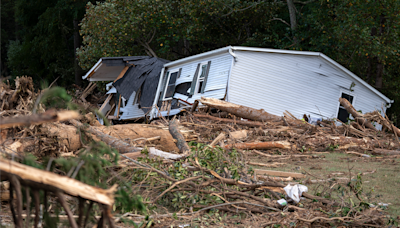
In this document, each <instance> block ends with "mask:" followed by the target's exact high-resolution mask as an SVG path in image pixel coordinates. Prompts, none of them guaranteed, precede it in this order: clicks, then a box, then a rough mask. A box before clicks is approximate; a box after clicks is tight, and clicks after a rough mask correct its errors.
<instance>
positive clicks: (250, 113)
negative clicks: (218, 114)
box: [200, 97, 282, 122]
mask: <svg viewBox="0 0 400 228" xmlns="http://www.w3.org/2000/svg"><path fill="white" fill-rule="evenodd" d="M200 102H201V103H202V104H204V105H207V106H209V107H212V108H216V109H219V110H221V111H225V112H229V113H232V114H234V115H235V116H238V117H242V118H246V119H250V120H255V121H263V122H266V121H281V120H282V117H280V116H276V115H273V114H270V113H268V112H266V111H264V110H263V109H259V110H257V109H254V108H250V107H246V106H243V105H237V104H233V103H230V102H226V101H221V100H218V99H215V98H206V97H202V98H201V100H200Z"/></svg>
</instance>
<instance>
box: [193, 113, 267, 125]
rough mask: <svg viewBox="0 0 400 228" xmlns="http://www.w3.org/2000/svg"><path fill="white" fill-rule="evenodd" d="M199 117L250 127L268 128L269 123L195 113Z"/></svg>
mask: <svg viewBox="0 0 400 228" xmlns="http://www.w3.org/2000/svg"><path fill="white" fill-rule="evenodd" d="M193 115H194V116H195V117H197V118H207V119H210V120H215V121H220V122H225V123H233V124H238V125H243V126H249V127H261V128H268V127H267V125H265V124H264V123H262V122H256V121H244V120H233V119H227V118H218V117H214V116H210V115H202V114H193Z"/></svg>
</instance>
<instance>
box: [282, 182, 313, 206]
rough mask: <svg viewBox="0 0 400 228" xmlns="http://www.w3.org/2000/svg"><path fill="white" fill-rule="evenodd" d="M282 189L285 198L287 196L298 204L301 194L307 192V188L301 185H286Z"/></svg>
mask: <svg viewBox="0 0 400 228" xmlns="http://www.w3.org/2000/svg"><path fill="white" fill-rule="evenodd" d="M283 189H284V190H285V192H286V194H287V196H289V197H290V198H291V199H292V200H294V201H295V202H296V203H298V202H300V197H301V195H302V194H303V192H307V191H308V188H307V186H305V185H302V184H296V185H293V186H292V185H290V184H288V185H287V186H286V187H284V188H283Z"/></svg>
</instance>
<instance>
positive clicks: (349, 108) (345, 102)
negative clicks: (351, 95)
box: [339, 98, 377, 131]
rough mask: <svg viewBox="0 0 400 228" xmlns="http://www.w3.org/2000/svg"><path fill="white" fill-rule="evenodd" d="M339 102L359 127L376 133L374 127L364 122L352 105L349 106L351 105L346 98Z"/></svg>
mask: <svg viewBox="0 0 400 228" xmlns="http://www.w3.org/2000/svg"><path fill="white" fill-rule="evenodd" d="M339 102H340V104H341V105H342V106H343V107H344V108H345V109H346V110H347V112H349V113H350V114H351V115H352V116H353V117H354V119H355V120H356V121H357V122H358V123H359V124H360V125H361V126H366V127H368V128H369V129H372V130H374V131H377V129H376V128H375V127H374V125H372V123H371V122H369V121H368V120H366V119H365V118H364V117H363V115H362V114H361V113H359V112H357V111H356V109H355V108H354V107H353V105H351V103H350V102H349V101H348V100H347V99H346V98H339Z"/></svg>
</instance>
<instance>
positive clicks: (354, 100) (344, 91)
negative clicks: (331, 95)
mask: <svg viewBox="0 0 400 228" xmlns="http://www.w3.org/2000/svg"><path fill="white" fill-rule="evenodd" d="M343 93H344V94H347V95H350V96H352V97H353V102H351V105H352V106H353V107H354V104H355V103H356V95H355V94H354V93H353V92H350V91H348V90H343V89H341V90H340V92H339V98H341V97H342V94H343ZM349 102H350V101H349ZM340 108H342V109H344V110H346V109H345V108H344V107H343V106H342V105H341V104H340V102H339V101H338V105H337V109H336V110H337V111H336V117H335V118H336V119H337V120H339V111H340ZM346 111H347V110H346ZM350 117H353V116H352V115H351V113H349V118H350ZM353 118H354V117H353ZM343 123H348V121H347V122H343Z"/></svg>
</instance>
